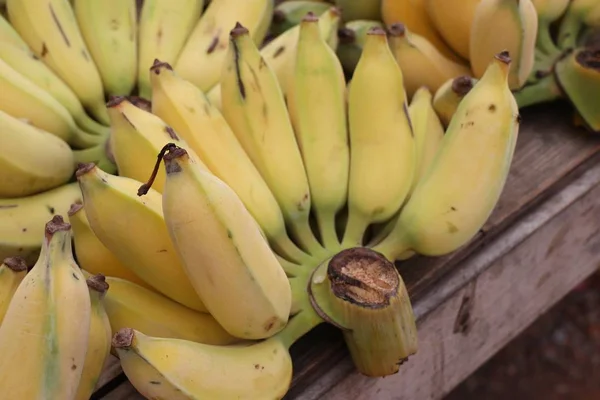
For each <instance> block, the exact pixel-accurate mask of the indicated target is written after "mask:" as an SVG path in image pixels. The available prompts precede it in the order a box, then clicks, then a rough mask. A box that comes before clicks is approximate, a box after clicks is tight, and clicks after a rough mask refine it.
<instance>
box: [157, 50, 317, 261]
mask: <svg viewBox="0 0 600 400" xmlns="http://www.w3.org/2000/svg"><path fill="white" fill-rule="evenodd" d="M151 75H152V77H151V83H152V111H153V113H154V114H155V115H157V116H158V117H160V118H161V119H162V120H163V121H165V122H166V123H167V124H169V125H170V126H172V127H173V128H174V129H175V131H177V133H178V134H179V135H181V137H182V138H184V139H185V140H186V142H187V143H189V145H190V147H191V148H193V149H194V151H195V152H196V154H198V155H199V157H200V158H201V159H202V160H203V161H204V162H205V163H206V164H207V166H208V168H209V169H210V171H212V172H213V173H214V174H215V175H216V176H217V177H218V178H219V179H221V180H222V181H224V182H225V183H226V184H227V185H228V186H230V187H231V188H232V189H233V190H234V191H235V192H236V193H237V195H238V196H239V197H240V199H241V200H242V202H243V203H244V205H245V206H246V207H247V208H248V211H250V213H251V214H252V216H253V217H254V218H255V219H256V221H257V222H258V224H259V225H260V226H261V228H262V229H263V230H264V231H265V234H266V236H267V237H268V239H269V241H270V242H271V244H272V245H273V247H274V249H275V250H276V251H277V252H278V253H280V254H282V255H284V256H285V257H286V258H290V259H292V260H295V261H298V262H306V261H307V259H308V258H309V257H308V255H307V254H306V253H304V252H302V251H301V250H300V249H298V247H296V245H295V244H294V243H293V242H292V241H291V240H290V238H289V236H288V234H287V232H286V229H285V222H284V220H283V215H282V213H281V210H280V208H279V205H278V204H277V200H275V197H274V196H273V193H272V192H271V190H270V189H269V187H268V186H267V184H266V183H265V181H264V179H263V178H262V176H261V175H260V173H259V172H258V170H257V169H256V167H255V166H254V164H252V161H251V160H250V158H249V157H248V155H247V154H246V152H245V151H244V149H243V148H242V146H241V145H240V143H239V141H238V140H237V138H236V136H235V134H234V133H233V131H232V130H231V128H230V127H229V125H228V124H227V121H225V119H224V118H223V115H221V113H220V112H219V110H218V109H217V108H216V107H214V106H213V105H211V104H210V103H209V102H208V99H207V98H206V97H205V95H204V93H202V91H201V90H200V89H198V88H197V87H196V86H195V85H194V84H193V83H191V82H189V81H186V80H184V79H182V78H181V77H179V76H177V74H175V73H174V72H173V69H172V68H171V66H170V65H169V64H167V63H161V62H158V61H157V62H156V63H155V64H154V66H153V67H152V71H151ZM163 144H164V143H163ZM155 154H156V152H155ZM159 173H162V174H163V176H162V177H161V178H160V179H161V181H159V186H158V188H157V189H158V190H159V191H162V189H161V188H162V187H163V185H162V182H164V172H162V171H161V172H159ZM146 175H147V171H146Z"/></svg>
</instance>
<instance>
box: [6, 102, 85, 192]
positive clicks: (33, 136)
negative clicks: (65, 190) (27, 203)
mask: <svg viewBox="0 0 600 400" xmlns="http://www.w3.org/2000/svg"><path fill="white" fill-rule="evenodd" d="M0 143H2V152H0V198H7V197H25V196H31V195H33V194H36V193H40V192H44V191H47V190H50V189H54V188H56V187H58V186H60V185H62V184H64V183H66V182H67V181H68V180H69V179H70V178H71V177H72V176H73V171H74V169H75V164H74V162H73V152H72V151H71V149H70V148H69V145H68V144H67V143H65V142H64V141H63V140H62V139H60V138H58V137H56V136H54V135H52V134H50V133H48V132H44V131H42V130H40V129H36V128H34V127H33V126H31V125H28V124H26V123H25V122H23V121H21V120H19V119H17V118H15V117H13V116H10V115H8V114H7V113H5V112H4V111H0Z"/></svg>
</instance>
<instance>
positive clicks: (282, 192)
mask: <svg viewBox="0 0 600 400" xmlns="http://www.w3.org/2000/svg"><path fill="white" fill-rule="evenodd" d="M221 96H222V99H223V103H222V108H223V116H224V117H225V119H226V120H227V122H228V123H229V125H230V126H231V128H232V130H233V132H234V133H235V135H236V136H237V138H238V140H239V141H240V143H241V145H242V147H243V148H244V150H245V151H246V153H247V154H248V156H249V157H250V159H251V160H252V162H253V163H254V165H255V166H256V167H257V169H258V170H259V172H260V173H261V175H262V176H263V178H264V179H265V181H266V182H267V185H269V188H270V189H271V191H272V192H273V195H275V198H276V199H277V201H278V203H279V206H280V207H281V210H282V211H283V215H284V217H285V219H286V222H287V223H288V224H289V227H290V230H291V231H292V234H293V236H294V238H295V239H296V240H297V241H298V242H299V244H300V245H301V246H302V247H303V248H304V250H306V251H308V252H309V253H310V254H312V255H313V256H317V255H318V254H319V253H322V251H323V250H324V249H323V248H322V247H321V245H320V243H319V242H318V241H317V240H316V238H315V237H314V234H313V232H312V230H311V228H310V225H309V213H310V205H311V198H310V190H309V187H308V180H307V177H306V171H305V170H304V164H303V162H302V156H301V154H300V150H299V149H298V145H297V143H296V138H295V137H294V130H293V128H292V124H291V122H290V120H289V115H288V111H287V109H286V104H285V100H284V97H283V93H282V91H281V87H280V85H279V82H278V81H277V77H276V75H275V74H274V72H273V70H272V69H271V68H270V67H269V65H268V64H267V63H266V61H265V59H264V58H263V57H262V56H261V54H260V53H259V51H258V48H257V47H256V45H255V44H254V42H253V41H252V38H251V36H250V34H249V33H248V30H247V29H246V28H244V27H243V26H241V25H239V24H238V25H237V26H236V27H235V28H234V29H233V30H232V31H231V44H230V46H229V53H228V56H227V60H226V62H225V64H224V69H223V75H222V77H221Z"/></svg>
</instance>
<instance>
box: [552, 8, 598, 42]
mask: <svg viewBox="0 0 600 400" xmlns="http://www.w3.org/2000/svg"><path fill="white" fill-rule="evenodd" d="M586 25H587V26H596V27H598V26H600V2H598V0H571V1H570V2H569V7H568V8H567V11H566V13H565V15H564V16H563V18H562V20H561V22H560V26H559V30H558V39H557V41H558V47H559V48H560V49H561V50H567V49H573V48H575V47H576V46H577V41H578V39H579V36H580V34H581V32H582V31H583V29H584V28H585V26H586Z"/></svg>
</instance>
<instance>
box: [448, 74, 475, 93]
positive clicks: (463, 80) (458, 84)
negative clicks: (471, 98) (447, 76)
mask: <svg viewBox="0 0 600 400" xmlns="http://www.w3.org/2000/svg"><path fill="white" fill-rule="evenodd" d="M471 89H473V79H471V77H470V76H469V75H462V76H458V77H456V78H454V80H452V91H453V92H454V93H456V94H457V95H459V96H461V97H464V96H466V94H467V93H469V91H470V90H471Z"/></svg>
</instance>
